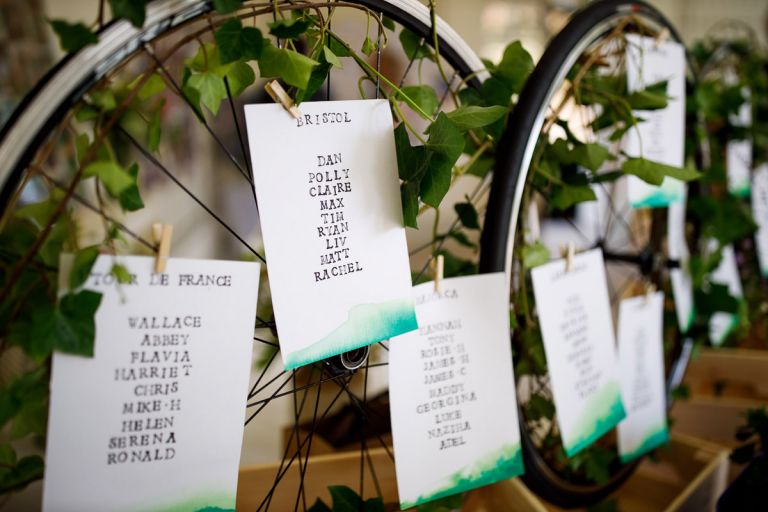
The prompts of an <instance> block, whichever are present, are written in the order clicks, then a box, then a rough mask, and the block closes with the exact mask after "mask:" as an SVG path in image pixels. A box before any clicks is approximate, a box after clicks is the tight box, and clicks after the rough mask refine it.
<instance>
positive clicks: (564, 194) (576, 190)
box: [550, 185, 597, 210]
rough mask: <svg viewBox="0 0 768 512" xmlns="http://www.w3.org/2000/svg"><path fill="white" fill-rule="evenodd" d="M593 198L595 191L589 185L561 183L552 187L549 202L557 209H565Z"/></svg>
mask: <svg viewBox="0 0 768 512" xmlns="http://www.w3.org/2000/svg"><path fill="white" fill-rule="evenodd" d="M595 200H597V196H596V195H595V191H594V190H592V188H591V187H589V186H571V185H561V186H558V187H556V188H555V189H554V192H553V193H552V196H551V197H550V203H551V204H552V206H554V207H555V208H557V209H558V210H567V209H568V208H570V207H571V206H573V205H574V204H576V203H583V202H585V201H595Z"/></svg>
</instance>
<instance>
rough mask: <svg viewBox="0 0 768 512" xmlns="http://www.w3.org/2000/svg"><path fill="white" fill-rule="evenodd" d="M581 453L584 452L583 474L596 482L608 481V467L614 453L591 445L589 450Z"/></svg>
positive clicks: (613, 457)
mask: <svg viewBox="0 0 768 512" xmlns="http://www.w3.org/2000/svg"><path fill="white" fill-rule="evenodd" d="M582 453H584V454H585V460H584V474H585V475H586V476H587V478H589V479H590V480H593V481H594V482H596V483H598V484H604V483H606V482H608V481H609V480H610V479H611V470H610V468H611V465H612V463H613V461H614V459H615V458H616V454H615V453H612V452H610V451H608V450H606V449H605V448H601V447H599V446H593V447H592V449H591V450H590V451H589V452H582Z"/></svg>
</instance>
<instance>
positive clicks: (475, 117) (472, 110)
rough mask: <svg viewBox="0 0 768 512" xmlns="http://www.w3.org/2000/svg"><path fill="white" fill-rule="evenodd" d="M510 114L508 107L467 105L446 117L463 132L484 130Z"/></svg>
mask: <svg viewBox="0 0 768 512" xmlns="http://www.w3.org/2000/svg"><path fill="white" fill-rule="evenodd" d="M507 112H508V108H507V107H502V106H500V105H492V106H490V107H480V106H477V105H465V106H461V107H459V108H457V109H456V110H453V111H451V112H448V114H446V116H447V117H448V119H450V120H451V122H452V123H453V124H454V125H456V128H458V129H459V130H461V131H467V130H475V129H478V128H483V127H485V126H488V125H489V124H491V123H493V122H495V121H498V120H499V119H501V118H502V117H504V116H505V115H506V114H507Z"/></svg>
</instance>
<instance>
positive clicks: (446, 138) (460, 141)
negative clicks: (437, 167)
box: [427, 112, 465, 165]
mask: <svg viewBox="0 0 768 512" xmlns="http://www.w3.org/2000/svg"><path fill="white" fill-rule="evenodd" d="M464 142H465V141H464V137H463V135H462V134H461V132H460V131H459V129H458V128H457V127H456V125H455V124H453V122H452V121H451V120H450V119H449V118H448V116H446V115H445V114H444V113H443V112H440V113H439V114H438V115H437V118H436V119H435V122H433V123H432V124H431V125H430V126H429V139H427V148H428V149H430V150H431V151H434V152H435V153H439V154H441V155H443V156H445V157H446V159H447V160H449V161H450V163H451V165H453V164H455V163H456V160H457V159H458V158H459V156H460V155H461V153H462V151H464Z"/></svg>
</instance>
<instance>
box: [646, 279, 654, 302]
mask: <svg viewBox="0 0 768 512" xmlns="http://www.w3.org/2000/svg"><path fill="white" fill-rule="evenodd" d="M654 293H656V285H655V284H653V283H652V282H650V281H648V283H646V285H645V304H646V305H647V304H648V302H649V301H650V300H651V297H652V296H653V294H654Z"/></svg>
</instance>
